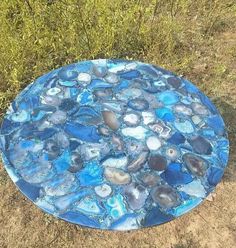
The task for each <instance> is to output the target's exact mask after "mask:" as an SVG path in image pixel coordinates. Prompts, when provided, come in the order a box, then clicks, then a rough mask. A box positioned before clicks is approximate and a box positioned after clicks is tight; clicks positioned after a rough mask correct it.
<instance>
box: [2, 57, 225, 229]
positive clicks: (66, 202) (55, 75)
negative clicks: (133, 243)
mask: <svg viewBox="0 0 236 248" xmlns="http://www.w3.org/2000/svg"><path fill="white" fill-rule="evenodd" d="M0 142H1V151H2V157H3V161H4V164H5V168H6V170H7V172H8V174H9V176H10V177H11V179H12V180H13V181H14V183H15V184H16V185H17V187H18V188H19V189H20V190H21V191H22V192H23V193H24V194H25V195H26V196H27V197H28V198H29V199H31V200H32V201H33V202H34V203H35V204H36V205H37V206H39V207H40V208H41V209H43V210H44V211H46V212H48V213H50V214H52V215H54V216H56V217H58V218H61V219H64V220H67V221H69V222H72V223H76V224H80V225H83V226H88V227H93V228H101V229H115V230H129V229H137V228H141V227H147V226H152V225H158V224H162V223H164V222H167V221H170V220H172V219H175V218H176V217H178V216H180V215H182V214H184V213H186V212H188V211H190V210H191V209H193V208H194V207H196V206H197V205H198V204H199V203H200V202H202V200H203V199H204V198H205V197H206V196H207V195H208V194H209V193H210V192H211V191H212V190H213V189H214V188H215V186H216V185H217V183H218V182H219V181H220V180H221V177H222V175H223V172H224V169H225V167H226V165H227V160H228V145H229V143H228V139H227V134H226V131H225V126H224V122H223V120H222V118H221V116H220V115H219V113H218V111H217V109H216V108H215V106H214V105H213V104H212V103H211V101H210V100H209V99H208V98H207V97H206V96H205V95H204V94H202V93H201V92H200V91H199V90H198V89H197V88H196V87H195V86H194V85H193V84H191V83H190V82H189V81H187V80H186V79H184V78H181V77H177V76H176V75H174V74H173V73H171V72H169V71H166V70H164V69H162V68H159V67H156V66H154V65H149V64H144V63H141V62H136V61H126V60H93V61H84V62H79V63H76V64H72V65H68V66H64V67H62V68H59V69H57V70H54V71H51V72H49V73H47V74H46V75H44V76H42V77H39V78H38V79H36V80H35V81H34V82H33V83H31V84H30V85H29V86H28V87H27V88H26V89H25V90H23V91H22V92H21V93H20V94H19V95H18V96H17V98H16V99H15V101H14V102H13V103H12V104H11V106H10V108H9V109H8V111H7V114H6V116H5V118H4V120H3V123H2V126H1V136H0Z"/></svg>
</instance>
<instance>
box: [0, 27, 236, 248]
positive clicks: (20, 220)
mask: <svg viewBox="0 0 236 248" xmlns="http://www.w3.org/2000/svg"><path fill="white" fill-rule="evenodd" d="M202 54H203V55H202V56H200V57H199V61H196V64H194V65H193V68H192V70H191V73H189V75H186V76H187V78H189V79H190V80H192V81H193V82H197V83H196V84H197V85H198V86H199V87H200V88H201V89H202V90H203V91H204V92H205V93H206V94H207V95H208V96H210V98H211V99H212V100H213V101H214V102H215V104H216V106H217V107H218V108H219V110H220V112H221V114H222V115H223V117H224V119H225V122H226V126H227V128H228V133H229V139H230V143H231V149H230V160H229V164H228V168H227V169H226V172H225V175H224V177H223V180H222V182H221V183H220V184H219V185H218V186H217V188H216V191H215V193H214V194H213V195H212V196H211V197H210V198H209V199H208V200H205V201H204V203H203V204H201V205H200V206H199V207H198V208H196V209H195V210H193V211H192V212H190V213H188V214H186V215H184V216H182V217H180V218H178V219H176V220H174V221H171V222H169V223H167V224H164V225H161V226H157V227H153V228H146V229H142V230H138V231H129V232H111V231H100V230H93V229H87V228H81V227H79V226H76V225H73V224H69V223H66V222H64V221H62V220H57V219H55V218H54V217H51V216H49V215H47V214H45V213H43V212H42V211H41V210H40V209H38V208H37V207H36V206H34V205H33V204H32V203H31V202H30V201H29V200H27V199H26V198H25V197H24V196H23V195H22V194H21V193H20V192H19V191H18V190H17V189H16V187H15V186H14V185H13V183H12V182H11V180H10V178H9V177H8V176H7V174H6V172H5V170H4V169H3V166H2V165H1V166H0V248H30V247H35V248H36V247H39V248H41V247H43V248H45V247H46V248H49V247H63V248H64V247H65V248H67V247H78V248H80V247H82V248H83V247H86V248H89V247H98V248H99V247H106V248H108V247H138V248H139V247H141V248H143V247H144V248H145V247H158V248H159V247H160V248H161V247H165V248H188V247H189V248H202V247H206V248H211V247H212V248H218V247H219V248H220V247H222V248H223V247H224V248H234V247H236V204H235V203H236V153H235V150H236V89H235V87H236V55H235V54H236V32H225V33H222V34H220V35H219V37H217V38H216V39H215V40H214V41H213V42H212V44H211V46H210V47H206V48H203V50H202ZM217 66H218V67H217ZM212 78H213V80H212Z"/></svg>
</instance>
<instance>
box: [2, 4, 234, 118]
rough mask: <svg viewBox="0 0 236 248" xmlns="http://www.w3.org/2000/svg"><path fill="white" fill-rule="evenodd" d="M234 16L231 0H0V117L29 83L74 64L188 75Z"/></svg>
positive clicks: (220, 72) (217, 70) (220, 71)
mask: <svg viewBox="0 0 236 248" xmlns="http://www.w3.org/2000/svg"><path fill="white" fill-rule="evenodd" d="M235 13H236V3H235V1H233V0H225V1H222V0H214V1H213V0H195V1H191V0H116V1H110V0H87V1H86V0H40V1H33V0H11V1H9V0H2V1H1V2H0V33H1V35H0V113H1V114H3V113H4V112H5V110H6V107H7V105H8V104H9V102H10V101H12V99H13V98H14V97H15V96H16V94H17V93H18V92H19V91H20V90H21V89H22V88H23V87H25V86H26V85H27V84H28V83H30V82H31V81H32V80H34V79H35V78H37V77H38V76H40V75H42V74H44V73H46V72H47V71H49V70H52V69H54V68H58V67H59V66H62V65H65V64H69V63H73V62H75V61H78V60H85V59H94V58H128V59H137V60H142V61H146V62H149V63H155V64H158V65H161V66H164V67H166V68H168V69H172V70H174V71H176V72H177V73H181V74H188V73H189V72H190V71H191V70H192V67H193V65H194V64H195V62H196V61H198V60H200V59H201V58H202V57H203V56H205V54H204V52H205V51H202V49H201V48H202V47H205V48H209V49H211V45H212V42H214V37H216V36H217V35H219V34H220V33H222V32H225V31H226V30H230V28H231V27H232V26H233V24H234V22H235ZM233 51H235V49H234V50H233ZM231 52H232V51H231ZM232 56H233V52H232ZM225 73H227V68H226V65H224V64H220V65H217V66H216V65H214V66H213V68H212V74H214V75H216V76H217V77H218V78H221V77H222V76H223V77H224V75H225Z"/></svg>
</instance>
